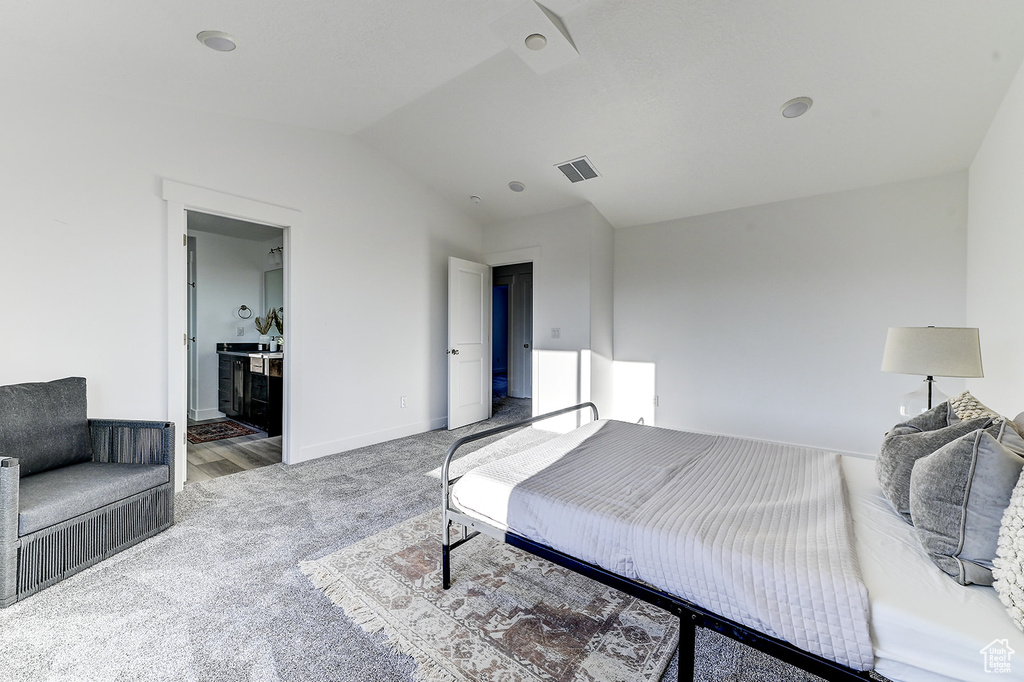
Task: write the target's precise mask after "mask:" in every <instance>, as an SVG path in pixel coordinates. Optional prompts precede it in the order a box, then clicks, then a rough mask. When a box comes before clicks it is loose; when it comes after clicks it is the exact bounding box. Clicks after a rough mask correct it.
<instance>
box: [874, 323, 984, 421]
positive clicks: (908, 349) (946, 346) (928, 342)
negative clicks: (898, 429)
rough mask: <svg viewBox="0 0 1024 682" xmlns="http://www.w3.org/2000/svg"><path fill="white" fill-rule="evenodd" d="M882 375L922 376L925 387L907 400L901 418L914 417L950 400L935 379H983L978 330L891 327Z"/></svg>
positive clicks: (903, 404)
mask: <svg viewBox="0 0 1024 682" xmlns="http://www.w3.org/2000/svg"><path fill="white" fill-rule="evenodd" d="M882 371H883V372H897V373H899V374H918V375H923V376H924V377H925V380H924V385H923V386H921V388H919V389H917V390H916V391H912V392H911V393H908V394H907V395H905V396H903V401H902V402H901V404H900V414H901V415H903V416H904V417H908V418H909V417H914V416H916V415H918V414H920V413H922V412H925V411H927V410H930V409H931V408H932V407H933V406H934V405H938V404H939V403H941V402H943V401H945V400H949V397H948V396H946V395H945V394H944V393H943V392H942V391H940V390H939V389H938V387H937V386H936V385H935V377H936V376H940V377H981V376H985V375H984V374H983V373H982V371H981V341H980V338H979V335H978V330H977V328H974V327H889V333H888V335H887V336H886V338H885V351H884V352H883V353H882Z"/></svg>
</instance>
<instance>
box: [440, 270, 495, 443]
mask: <svg viewBox="0 0 1024 682" xmlns="http://www.w3.org/2000/svg"><path fill="white" fill-rule="evenodd" d="M490 416H491V268H490V267H488V266H486V265H483V264H481V263H473V262H472V261H467V260H462V259H460V258H449V259H448V428H449V429H457V428H459V427H460V426H465V425H466V424H472V423H474V422H478V421H480V420H482V419H487V418H488V417H490Z"/></svg>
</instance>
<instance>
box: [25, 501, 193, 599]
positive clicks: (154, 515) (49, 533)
mask: <svg viewBox="0 0 1024 682" xmlns="http://www.w3.org/2000/svg"><path fill="white" fill-rule="evenodd" d="M173 495H174V487H173V485H172V484H170V483H167V484H164V485H162V486H159V487H157V488H153V489H152V490H148V491H146V492H143V493H139V494H138V495H133V496H132V497H129V498H127V499H124V500H120V501H118V502H115V503H113V504H109V505H107V506H106V507H101V508H100V509H97V510H95V511H92V512H89V513H88V514H83V515H82V516H79V517H76V518H74V519H70V520H68V521H65V522H63V523H58V524H55V525H53V526H50V527H49V528H44V529H43V530H40V531H38V532H36V533H32V534H30V535H26V536H24V537H23V538H22V539H21V549H20V551H19V557H18V579H17V594H18V599H23V598H25V597H27V596H29V595H31V594H34V593H36V592H38V591H39V590H42V589H44V588H46V587H49V586H50V585H53V584H54V583H57V582H60V581H61V580H63V579H64V578H67V577H69V576H71V575H74V574H75V573H78V572H79V571H82V570H85V569H86V568H88V567H90V566H92V565H93V564H96V563H98V562H100V561H103V560H104V559H107V558H109V557H111V556H113V555H114V554H116V553H118V552H120V551H122V550H125V549H127V548H129V547H131V546H132V545H134V544H136V543H138V542H141V541H142V540H145V539H146V538H149V537H151V536H153V535H156V534H157V533H159V532H160V531H162V530H165V529H166V528H168V527H169V526H170V525H171V523H172V522H173V518H172V513H173V505H172V498H173Z"/></svg>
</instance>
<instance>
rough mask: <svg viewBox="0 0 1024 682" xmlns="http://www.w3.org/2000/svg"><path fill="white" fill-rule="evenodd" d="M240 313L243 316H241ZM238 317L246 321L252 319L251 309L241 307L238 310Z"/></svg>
mask: <svg viewBox="0 0 1024 682" xmlns="http://www.w3.org/2000/svg"><path fill="white" fill-rule="evenodd" d="M242 313H245V314H244V315H243V314H242ZM238 316H239V317H240V318H242V319H243V320H248V319H249V318H250V317H252V308H249V307H247V306H244V305H243V306H242V307H241V308H239V309H238Z"/></svg>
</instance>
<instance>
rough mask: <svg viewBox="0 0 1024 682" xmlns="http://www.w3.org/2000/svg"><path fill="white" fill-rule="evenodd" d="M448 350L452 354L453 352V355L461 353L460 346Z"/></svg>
mask: <svg viewBox="0 0 1024 682" xmlns="http://www.w3.org/2000/svg"><path fill="white" fill-rule="evenodd" d="M448 352H449V353H450V354H452V355H458V354H459V349H458V348H452V349H451V350H450V351H448Z"/></svg>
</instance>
